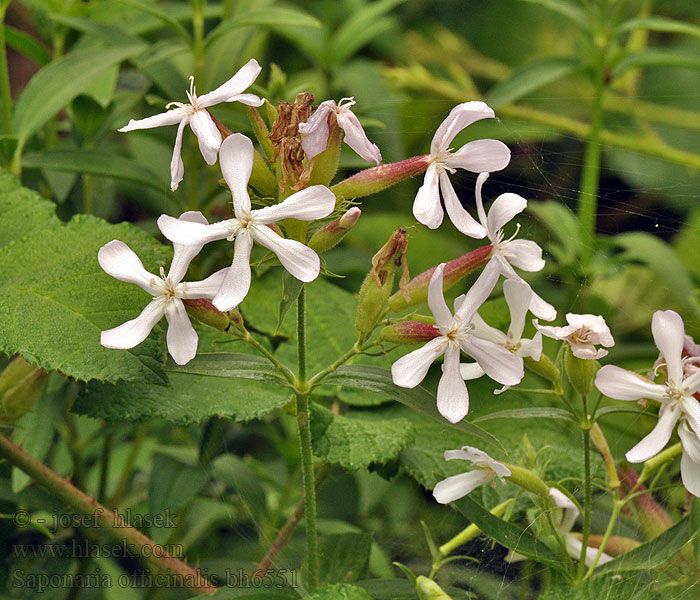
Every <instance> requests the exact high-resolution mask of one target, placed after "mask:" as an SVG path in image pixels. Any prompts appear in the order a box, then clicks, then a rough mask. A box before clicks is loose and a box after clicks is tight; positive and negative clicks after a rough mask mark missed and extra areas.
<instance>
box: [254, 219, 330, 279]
mask: <svg viewBox="0 0 700 600" xmlns="http://www.w3.org/2000/svg"><path fill="white" fill-rule="evenodd" d="M253 237H254V238H255V241H256V242H258V244H261V245H262V246H265V248H267V249H268V250H272V252H274V253H275V254H276V255H277V258H278V259H279V261H280V262H281V263H282V266H283V267H284V268H285V269H287V271H289V273H290V274H292V275H293V276H294V277H296V278H297V279H299V280H300V281H305V282H309V281H313V280H314V279H316V277H318V274H319V272H320V270H321V259H320V258H319V257H318V254H316V252H314V251H313V250H312V249H311V248H309V247H308V246H306V245H304V244H302V243H301V242H297V241H296V240H288V239H285V238H283V237H281V236H279V235H277V234H276V233H275V232H274V231H273V230H272V229H270V228H269V227H268V226H267V225H260V226H256V227H254V229H253Z"/></svg>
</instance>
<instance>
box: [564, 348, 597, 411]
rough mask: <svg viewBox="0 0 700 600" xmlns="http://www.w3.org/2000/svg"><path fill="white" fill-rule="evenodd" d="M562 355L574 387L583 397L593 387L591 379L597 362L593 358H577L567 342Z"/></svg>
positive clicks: (593, 376)
mask: <svg viewBox="0 0 700 600" xmlns="http://www.w3.org/2000/svg"><path fill="white" fill-rule="evenodd" d="M565 352H566V354H565V355H564V368H565V369H566V374H567V376H568V377H569V381H571V385H573V386H574V389H575V390H576V391H577V392H578V393H579V394H581V396H582V397H583V398H585V397H587V396H588V394H589V393H590V392H591V390H592V389H593V380H594V379H595V374H596V372H597V371H598V363H597V362H596V361H595V360H591V359H584V358H577V357H576V356H574V354H573V352H572V351H571V346H569V345H568V344H567V347H566V351H565Z"/></svg>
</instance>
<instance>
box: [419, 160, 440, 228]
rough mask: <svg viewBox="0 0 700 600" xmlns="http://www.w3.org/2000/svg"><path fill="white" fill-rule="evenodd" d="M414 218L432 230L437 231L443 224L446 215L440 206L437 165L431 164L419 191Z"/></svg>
mask: <svg viewBox="0 0 700 600" xmlns="http://www.w3.org/2000/svg"><path fill="white" fill-rule="evenodd" d="M413 216H414V217H415V218H416V219H418V222H419V223H423V225H426V226H427V227H429V228H430V229H437V228H438V227H440V223H442V218H443V216H444V213H443V211H442V206H440V191H439V189H438V172H437V166H436V165H435V163H430V166H428V169H427V170H426V172H425V178H424V179H423V185H422V186H420V188H419V189H418V193H417V194H416V199H415V200H414V201H413Z"/></svg>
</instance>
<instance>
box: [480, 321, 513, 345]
mask: <svg viewBox="0 0 700 600" xmlns="http://www.w3.org/2000/svg"><path fill="white" fill-rule="evenodd" d="M472 327H473V329H472V333H473V334H474V335H475V336H476V337H478V338H481V339H482V340H489V341H491V342H493V343H494V344H498V345H499V346H505V344H506V343H507V342H508V336H507V335H506V334H505V333H503V332H502V331H501V330H500V329H496V328H495V327H491V325H489V324H488V323H487V322H486V321H484V319H483V318H482V317H481V315H480V314H479V313H476V314H475V315H474V316H473V317H472Z"/></svg>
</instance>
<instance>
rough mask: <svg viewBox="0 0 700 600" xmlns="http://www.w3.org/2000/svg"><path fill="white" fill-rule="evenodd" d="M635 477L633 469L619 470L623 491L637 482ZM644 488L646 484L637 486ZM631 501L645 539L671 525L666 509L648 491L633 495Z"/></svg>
mask: <svg viewBox="0 0 700 600" xmlns="http://www.w3.org/2000/svg"><path fill="white" fill-rule="evenodd" d="M637 479H638V477H637V473H636V472H635V471H634V469H631V468H627V469H623V470H622V471H621V472H620V482H621V483H622V490H623V492H625V493H627V492H629V490H631V489H632V488H633V487H634V486H635V485H636V484H637ZM645 489H647V488H646V486H645V485H643V484H642V485H640V486H639V488H637V491H638V492H639V491H644V490H645ZM632 502H634V505H635V507H636V509H637V514H638V516H639V525H640V526H641V528H642V531H643V532H644V535H645V536H646V537H647V539H652V538H655V537H656V536H657V535H660V534H662V533H663V532H664V531H666V530H667V529H669V528H670V527H671V525H673V523H671V519H670V518H669V516H668V515H667V514H666V511H665V510H664V509H663V508H661V505H660V504H659V503H658V502H657V501H656V500H654V499H653V498H652V497H651V494H649V492H647V493H646V494H640V495H638V496H635V498H634V499H633V500H632Z"/></svg>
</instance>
